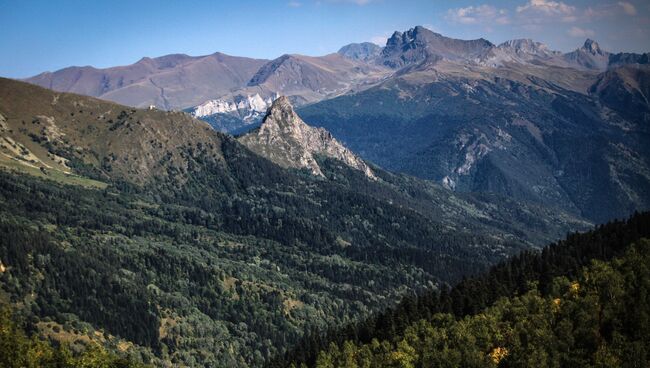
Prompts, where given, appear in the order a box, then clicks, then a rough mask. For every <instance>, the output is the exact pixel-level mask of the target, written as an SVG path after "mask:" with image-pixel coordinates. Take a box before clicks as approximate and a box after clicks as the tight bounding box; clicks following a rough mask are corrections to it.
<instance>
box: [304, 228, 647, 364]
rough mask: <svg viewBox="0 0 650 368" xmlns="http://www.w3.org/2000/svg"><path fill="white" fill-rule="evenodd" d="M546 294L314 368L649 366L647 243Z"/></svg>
mask: <svg viewBox="0 0 650 368" xmlns="http://www.w3.org/2000/svg"><path fill="white" fill-rule="evenodd" d="M545 286H547V287H548V291H547V292H543V291H542V290H541V289H539V288H538V287H537V285H536V284H535V283H532V284H531V286H530V287H529V289H530V290H529V291H527V292H526V293H524V294H521V295H517V296H514V297H511V298H502V299H499V300H498V301H497V302H496V303H495V304H493V305H492V306H491V307H489V308H487V309H485V310H483V311H481V312H480V313H478V314H473V315H469V316H466V317H465V318H462V319H456V318H455V317H454V315H453V314H450V313H436V314H434V315H432V316H431V317H430V318H428V319H422V320H420V321H418V322H415V323H412V324H410V325H409V326H408V327H407V328H406V329H405V330H404V332H403V333H402V334H400V335H398V336H394V337H393V338H392V339H390V340H381V341H380V340H377V339H372V341H371V342H370V343H368V344H363V345H355V344H354V343H353V342H351V341H346V342H344V343H343V345H342V346H338V345H335V344H331V345H330V347H329V348H328V349H327V350H325V351H322V352H320V353H319V354H318V358H317V359H316V363H315V365H314V366H315V367H317V368H334V367H337V368H344V367H347V368H351V367H458V366H464V367H647V366H648V364H650V348H649V346H650V240H648V239H641V240H639V241H638V242H637V243H635V244H633V245H631V246H630V247H629V248H628V249H627V250H626V252H625V253H624V254H623V255H622V256H620V257H618V258H616V259H614V260H612V261H610V262H603V261H600V260H593V261H592V262H591V264H590V265H589V266H587V267H585V268H584V269H583V270H582V272H581V273H580V274H579V275H578V276H577V277H575V278H568V277H556V278H554V279H552V280H551V282H550V283H548V284H546V285H545Z"/></svg>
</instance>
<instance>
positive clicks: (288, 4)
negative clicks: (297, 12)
mask: <svg viewBox="0 0 650 368" xmlns="http://www.w3.org/2000/svg"><path fill="white" fill-rule="evenodd" d="M287 6H290V7H292V8H298V7H300V6H302V3H301V2H299V1H289V2H288V3H287Z"/></svg>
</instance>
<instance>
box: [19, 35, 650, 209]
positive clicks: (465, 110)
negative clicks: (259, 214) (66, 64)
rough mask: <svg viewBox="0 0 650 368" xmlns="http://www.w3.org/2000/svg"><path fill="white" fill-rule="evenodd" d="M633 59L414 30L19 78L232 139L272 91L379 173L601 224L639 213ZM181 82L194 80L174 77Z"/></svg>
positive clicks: (640, 68)
mask: <svg viewBox="0 0 650 368" xmlns="http://www.w3.org/2000/svg"><path fill="white" fill-rule="evenodd" d="M647 63H648V54H631V53H617V54H614V53H610V52H607V51H605V50H603V49H601V48H600V46H599V45H598V43H597V42H595V41H593V40H591V39H588V40H586V41H585V42H584V44H583V45H582V46H581V47H579V48H577V49H576V50H574V51H572V52H569V53H562V52H558V51H553V50H551V49H550V48H549V47H548V46H546V45H544V44H542V43H539V42H535V41H533V40H529V39H518V40H511V41H506V42H504V43H502V44H499V45H495V44H493V43H491V42H490V41H488V40H485V39H477V40H459V39H453V38H449V37H445V36H443V35H441V34H438V33H435V32H432V31H430V30H428V29H426V28H424V27H421V26H418V27H414V28H412V29H409V30H407V31H404V32H395V33H394V34H393V35H392V36H391V37H390V38H388V40H387V41H386V45H385V46H384V47H380V46H377V45H374V44H370V43H360V44H350V45H347V46H344V47H342V48H341V50H339V52H338V53H335V54H330V55H325V56H322V57H309V56H302V55H283V56H281V57H279V58H277V59H274V60H270V61H262V60H253V59H244V58H235V57H227V56H225V55H222V54H214V55H211V56H205V57H199V58H191V57H187V56H180V55H171V56H164V57H161V58H156V59H143V60H141V61H140V62H138V63H136V64H133V65H131V66H126V67H117V68H109V69H105V70H95V69H92V70H91V71H92V73H91V72H90V71H89V69H88V68H67V69H64V70H61V71H57V72H54V73H44V74H41V75H39V76H36V77H33V78H29V79H27V81H29V82H30V83H35V84H39V85H42V86H45V87H48V88H53V89H55V90H61V91H70V92H79V93H84V94H89V95H92V96H99V97H102V98H105V99H113V100H116V101H118V102H122V103H126V104H129V105H133V106H141V107H142V106H146V105H148V104H150V103H153V102H155V101H153V100H152V98H155V99H157V100H156V101H161V99H163V97H162V96H163V94H164V95H165V96H167V97H165V100H166V101H167V102H164V103H163V104H162V105H160V106H161V107H162V108H175V109H185V111H187V112H189V113H190V114H192V115H193V116H195V117H197V118H200V119H203V120H205V121H207V122H208V123H210V124H211V125H212V127H213V128H215V129H218V130H222V131H225V132H230V133H234V134H241V133H244V132H246V131H247V130H249V129H252V128H254V127H256V126H259V124H260V122H261V119H262V118H263V117H264V115H265V113H266V110H267V109H268V108H269V107H270V106H271V102H272V101H273V100H274V99H275V98H276V97H277V96H279V95H284V96H287V97H288V99H289V101H291V103H292V104H293V105H295V106H296V107H297V108H298V112H299V114H301V115H302V116H304V117H305V118H306V120H307V121H309V123H310V124H312V125H315V126H317V127H323V128H325V129H327V130H328V131H330V132H331V133H332V134H333V135H334V137H336V139H338V140H339V141H340V142H342V143H343V144H345V145H347V146H348V147H349V148H350V149H351V150H352V151H353V152H356V153H358V154H359V155H360V156H361V157H362V158H364V159H366V160H369V161H371V162H373V163H375V164H377V165H379V166H381V167H383V168H385V169H389V170H391V171H396V172H403V173H407V174H410V175H414V176H417V177H420V178H424V179H429V180H434V181H437V182H439V183H441V184H443V185H445V186H446V187H447V188H449V189H452V190H456V191H472V192H476V191H479V192H492V193H498V194H502V195H507V196H511V197H513V198H516V199H523V200H535V201H540V202H547V201H548V202H550V203H553V204H554V205H557V206H561V207H563V208H564V209H565V210H567V211H571V212H574V213H576V214H579V215H580V216H584V217H586V218H589V219H590V220H593V221H605V220H607V219H609V218H612V217H617V216H618V217H622V216H626V215H628V214H629V213H630V212H631V211H633V210H635V209H644V208H648V206H650V163H649V162H648V151H647V149H646V147H648V146H649V145H648V143H649V142H648V139H647V122H648V119H649V117H648V116H649V115H648V111H649V107H648V105H649V104H648V82H647V81H648V78H649V77H648V73H649V70H650V67H649V66H648V64H647ZM144 65H146V66H147V67H146V68H145V67H144ZM226 69H227V72H225V71H224V70H226ZM198 71H200V72H198ZM201 73H207V74H210V76H209V77H206V78H202V76H203V74H201ZM207 74H206V76H207ZM186 75H196V76H197V79H192V80H188V79H187V78H185V79H183V78H181V77H178V76H186ZM163 76H164V77H163ZM199 76H201V79H198V77H199ZM217 76H218V77H217ZM125 80H128V81H129V82H128V83H125V82H124V81H125ZM73 81H74V82H73ZM163 81H165V83H168V84H164V83H163ZM154 84H155V86H159V87H160V88H162V89H159V90H158V91H157V92H156V93H155V94H153V95H148V94H142V95H139V94H138V93H136V92H135V91H137V90H139V89H140V88H144V87H142V86H143V85H147V86H152V85H154ZM188 86H191V87H190V88H187V87H188ZM163 90H164V91H167V92H164V93H163V92H162V91H163ZM197 90H199V91H197ZM173 91H176V92H177V93H178V96H177V97H175V98H172V97H171V94H172V93H173ZM206 91H211V93H212V95H211V96H210V98H209V99H206V96H208V92H206ZM181 95H182V96H183V97H181ZM123 96H128V98H127V97H123ZM152 96H155V97H152ZM170 101H173V102H170ZM196 101H200V102H201V103H200V104H196V105H194V103H195V102H196ZM578 143H580V144H578Z"/></svg>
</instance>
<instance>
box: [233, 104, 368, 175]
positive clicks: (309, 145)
mask: <svg viewBox="0 0 650 368" xmlns="http://www.w3.org/2000/svg"><path fill="white" fill-rule="evenodd" d="M239 141H240V142H241V143H243V144H244V145H245V146H247V147H248V148H249V149H251V150H252V151H253V152H255V153H257V154H259V155H261V156H263V157H266V158H268V159H269V160H271V161H273V162H274V163H276V164H278V165H280V166H282V167H288V168H298V169H307V170H309V171H310V172H311V173H312V174H313V175H317V176H324V175H323V172H322V170H321V168H320V166H319V165H318V160H317V159H316V157H317V156H319V155H320V156H325V157H329V158H334V159H337V160H339V161H342V162H344V163H345V164H346V165H348V166H350V167H352V168H354V169H357V170H360V171H362V172H363V173H364V174H365V175H366V176H367V177H369V178H373V179H374V178H375V175H374V173H373V172H372V170H371V169H370V167H368V165H367V164H366V163H365V162H364V161H363V160H361V159H360V158H359V157H357V156H356V155H355V154H354V153H352V151H350V150H349V149H348V148H346V147H345V146H344V145H342V144H341V143H340V142H339V141H337V140H336V139H335V138H334V137H333V136H332V134H331V133H330V132H328V131H327V130H325V129H323V128H314V127H311V126H309V125H307V124H305V122H304V121H302V119H301V118H300V117H299V116H298V114H296V112H295V111H294V110H293V106H292V105H291V103H290V102H289V99H288V98H287V97H285V96H281V97H279V98H278V99H276V100H275V101H274V102H273V105H271V108H270V109H269V110H268V112H267V114H266V117H264V120H263V122H262V125H261V126H260V127H259V128H257V129H255V130H253V131H251V132H250V133H248V134H246V135H243V136H241V137H240V138H239Z"/></svg>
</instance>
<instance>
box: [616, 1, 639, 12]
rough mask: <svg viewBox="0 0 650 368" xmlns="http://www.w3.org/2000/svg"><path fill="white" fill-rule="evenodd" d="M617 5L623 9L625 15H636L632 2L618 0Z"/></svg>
mask: <svg viewBox="0 0 650 368" xmlns="http://www.w3.org/2000/svg"><path fill="white" fill-rule="evenodd" d="M618 5H619V6H620V7H621V8H623V11H624V12H625V13H626V14H627V15H636V7H635V6H634V4H632V3H630V2H627V1H619V2H618Z"/></svg>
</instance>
